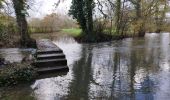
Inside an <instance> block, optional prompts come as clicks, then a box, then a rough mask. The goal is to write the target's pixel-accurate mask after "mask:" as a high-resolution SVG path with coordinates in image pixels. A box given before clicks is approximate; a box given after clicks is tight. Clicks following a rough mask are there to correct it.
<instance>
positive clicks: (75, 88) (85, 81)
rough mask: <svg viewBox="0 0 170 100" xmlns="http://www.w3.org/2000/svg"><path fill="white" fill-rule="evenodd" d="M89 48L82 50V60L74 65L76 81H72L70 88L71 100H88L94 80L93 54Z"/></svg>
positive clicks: (69, 96)
mask: <svg viewBox="0 0 170 100" xmlns="http://www.w3.org/2000/svg"><path fill="white" fill-rule="evenodd" d="M89 48H90V47H89ZM89 48H84V49H83V50H82V58H81V59H80V60H79V61H77V62H76V63H75V64H74V67H73V74H74V79H73V80H72V82H71V84H70V87H69V89H70V93H69V95H68V99H69V100H70V99H71V100H81V99H83V100H88V93H89V84H90V80H91V78H92V76H91V75H92V73H91V61H92V53H91V51H90V50H88V49H89Z"/></svg>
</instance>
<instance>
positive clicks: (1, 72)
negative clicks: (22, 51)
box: [0, 62, 38, 87]
mask: <svg viewBox="0 0 170 100" xmlns="http://www.w3.org/2000/svg"><path fill="white" fill-rule="evenodd" d="M1 67H2V68H1V69H0V87H10V86H15V85H19V84H24V83H31V82H33V81H35V79H36V77H37V75H38V73H37V70H36V68H35V67H34V66H33V65H32V64H31V62H22V63H10V64H6V65H2V66H1Z"/></svg>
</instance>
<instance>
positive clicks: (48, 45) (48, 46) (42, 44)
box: [36, 39, 61, 51]
mask: <svg viewBox="0 0 170 100" xmlns="http://www.w3.org/2000/svg"><path fill="white" fill-rule="evenodd" d="M36 43H37V48H38V50H40V51H50V50H53V51H54V50H56V51H60V50H61V49H60V48H59V47H58V46H57V45H55V44H54V43H52V42H51V41H50V40H48V39H41V40H37V41H36Z"/></svg>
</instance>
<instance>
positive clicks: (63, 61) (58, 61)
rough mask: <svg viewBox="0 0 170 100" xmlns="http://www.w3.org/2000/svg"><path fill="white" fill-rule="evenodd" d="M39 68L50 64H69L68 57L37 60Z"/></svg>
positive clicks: (36, 63)
mask: <svg viewBox="0 0 170 100" xmlns="http://www.w3.org/2000/svg"><path fill="white" fill-rule="evenodd" d="M35 65H36V67H37V68H40V67H49V66H65V65H67V60H66V59H50V60H49V59H48V60H37V61H36V62H35Z"/></svg>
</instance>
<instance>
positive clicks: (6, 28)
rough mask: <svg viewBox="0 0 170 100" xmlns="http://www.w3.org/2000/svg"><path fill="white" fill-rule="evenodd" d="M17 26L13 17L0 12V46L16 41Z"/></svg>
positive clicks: (11, 44)
mask: <svg viewBox="0 0 170 100" xmlns="http://www.w3.org/2000/svg"><path fill="white" fill-rule="evenodd" d="M16 33H17V26H16V22H15V19H14V18H13V17H11V16H7V15H5V14H3V13H0V46H8V45H9V46H11V47H13V45H14V44H15V42H17V41H18V40H17V38H18V37H16V36H17V35H14V34H16Z"/></svg>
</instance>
